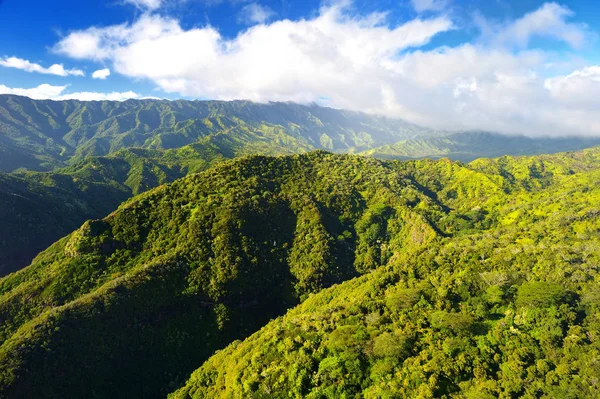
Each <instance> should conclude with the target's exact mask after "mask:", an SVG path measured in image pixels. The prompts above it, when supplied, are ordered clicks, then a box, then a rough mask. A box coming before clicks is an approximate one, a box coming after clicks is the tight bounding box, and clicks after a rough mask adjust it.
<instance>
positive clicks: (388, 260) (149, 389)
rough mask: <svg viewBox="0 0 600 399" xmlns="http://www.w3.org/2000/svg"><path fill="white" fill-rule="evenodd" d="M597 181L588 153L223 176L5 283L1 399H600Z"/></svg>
mask: <svg viewBox="0 0 600 399" xmlns="http://www.w3.org/2000/svg"><path fill="white" fill-rule="evenodd" d="M160 159H162V158H160ZM157 167H158V166H157ZM194 167H195V168H197V169H196V170H202V169H204V166H194ZM206 167H208V165H206ZM84 169H85V168H84ZM126 170H133V168H132V169H127V168H126ZM175 172H177V173H180V172H181V170H180V169H175ZM183 173H185V171H184V172H183ZM165 174H166V175H168V174H167V173H166V172H165ZM134 175H136V174H134ZM136 176H139V175H136ZM174 176H175V175H174ZM599 178H600V150H598V149H590V150H584V151H581V152H575V153H565V154H557V155H545V156H534V157H517V158H514V157H501V158H498V159H480V160H476V161H473V162H471V163H469V164H463V163H461V162H454V161H450V160H448V159H442V160H439V161H431V160H422V161H405V162H399V161H379V160H376V159H372V158H365V157H360V156H353V155H335V154H331V153H326V152H322V151H317V152H311V153H307V154H304V155H293V156H280V157H264V156H251V157H244V158H239V159H234V160H230V161H222V162H218V163H217V164H215V165H213V166H210V167H209V168H208V169H206V170H205V171H201V172H200V173H197V174H191V175H189V176H187V177H184V178H182V179H179V180H176V181H175V182H173V183H170V184H166V185H160V186H159V187H157V188H155V189H152V190H150V191H148V192H145V193H142V194H140V195H138V196H135V197H133V198H132V199H130V200H127V201H126V202H125V203H124V204H123V205H121V206H120V207H119V208H118V209H117V210H116V211H114V212H112V213H111V214H110V215H108V216H107V217H105V218H103V219H95V220H90V221H87V222H85V223H84V224H83V225H82V226H81V227H80V228H79V229H77V230H76V231H74V232H73V233H72V234H70V235H69V236H67V237H65V238H63V239H61V240H59V241H58V242H56V243H55V244H53V245H52V246H51V247H50V248H48V249H47V250H46V251H44V252H42V253H41V254H40V255H38V256H37V257H36V259H35V260H34V261H33V263H32V264H31V265H30V266H28V267H27V268H25V269H23V270H21V271H19V272H17V273H14V274H11V275H9V276H7V277H5V278H3V279H0V319H1V320H3V323H2V325H1V330H0V343H1V346H0V397H7V398H18V397H25V398H44V397H91V398H107V397H111V398H112V397H123V398H125V397H165V396H166V395H167V394H168V393H169V392H174V393H172V396H173V397H175V398H190V397H192V398H204V397H236V398H237V397H239V398H252V397H257V398H258V397H260V398H264V397H286V398H287V397H298V398H301V397H313V398H339V397H346V398H355V397H356V398H358V397H369V398H393V397H415V398H418V397H420V398H433V397H456V398H488V397H490V398H491V397H505V398H514V397H532V398H541V397H545V398H579V397H586V398H587V397H597V396H598V395H599V392H598V390H599V389H600V388H599V387H598V379H599V378H600V375H599V373H598V371H597V370H598V367H597V364H598V362H599V361H600V348H599V342H598V337H599V327H600V322H599V320H600V302H599V301H600V291H599V290H598V288H597V287H598V265H599V264H600V263H599V260H600V259H599V258H598V257H599V255H598V254H600V242H599V240H598V239H599V235H600V220H599V216H600V209H599V208H598V203H599V202H598V201H599V200H600V191H599V188H598V185H597V182H598V179H599ZM126 181H127V179H126ZM134 181H138V182H139V177H138V178H132V179H131V180H129V182H130V183H132V182H134ZM166 181H168V179H163V180H162V181H158V180H157V181H156V182H155V184H162V183H163V182H166ZM121 184H123V185H124V186H126V187H128V189H129V190H130V191H129V192H130V193H132V194H133V193H135V192H134V191H135V190H136V188H135V187H142V186H140V185H136V184H129V185H128V184H124V183H123V182H122V181H121ZM153 184H154V183H153ZM361 276H362V277H361ZM288 309H291V310H289V312H288ZM286 312H287V314H286ZM272 319H275V320H272ZM270 320H272V321H270ZM269 321H270V322H269ZM228 344H229V346H227V345H228ZM223 348H225V349H223ZM220 349H223V350H221V351H219V352H217V353H216V354H215V351H217V350H220ZM211 355H212V357H211ZM198 367H200V368H199V369H197V370H196V371H194V372H193V373H192V371H193V370H194V369H196V368H198ZM190 374H191V377H190ZM186 381H187V382H186Z"/></svg>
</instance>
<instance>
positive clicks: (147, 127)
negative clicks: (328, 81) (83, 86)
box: [0, 95, 430, 172]
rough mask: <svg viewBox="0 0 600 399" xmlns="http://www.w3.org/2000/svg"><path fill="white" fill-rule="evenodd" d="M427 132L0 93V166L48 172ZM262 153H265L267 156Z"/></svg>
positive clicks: (267, 109) (356, 145) (162, 103)
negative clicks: (127, 159)
mask: <svg viewBox="0 0 600 399" xmlns="http://www.w3.org/2000/svg"><path fill="white" fill-rule="evenodd" d="M428 132H430V131H429V129H424V128H420V127H418V126H415V125H411V124H409V123H407V122H404V121H402V120H394V119H389V118H383V117H376V116H370V115H366V114H362V113H357V112H347V111H342V110H335V109H332V108H325V107H319V106H317V105H307V106H305V105H298V104H293V103H269V104H258V103H253V102H250V101H229V102H226V101H184V100H178V101H167V100H128V101H123V102H118V101H76V100H67V101H51V100H32V99H30V98H27V97H19V96H14V95H0V155H1V156H0V171H5V172H11V171H14V170H17V169H19V168H27V169H30V170H52V169H56V168H57V167H63V166H67V165H69V164H71V163H73V162H75V161H77V160H82V159H84V158H85V157H89V156H103V155H109V154H112V153H114V152H117V151H119V150H122V149H126V148H134V147H143V148H149V149H172V148H179V147H183V146H185V145H188V144H193V143H196V142H198V141H202V140H207V139H208V140H215V141H216V144H217V145H218V146H219V147H222V146H225V147H246V146H250V147H252V148H253V149H254V150H253V152H254V153H256V150H257V149H260V148H261V147H263V146H268V147H273V146H278V147H280V148H283V149H284V151H283V152H281V153H298V152H303V151H306V150H309V149H320V148H323V149H328V150H335V151H354V150H365V149H369V148H373V147H376V146H380V145H384V144H390V143H394V142H396V141H398V140H401V139H405V138H410V137H414V136H416V135H419V134H424V133H428ZM268 154H269V152H265V153H264V154H263V155H268Z"/></svg>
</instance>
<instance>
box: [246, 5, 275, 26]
mask: <svg viewBox="0 0 600 399" xmlns="http://www.w3.org/2000/svg"><path fill="white" fill-rule="evenodd" d="M274 15H275V12H274V11H273V10H271V9H270V8H269V7H265V6H262V5H260V4H258V3H250V4H247V5H245V6H244V7H242V10H241V12H240V15H239V18H238V19H239V20H240V21H241V22H244V23H247V24H248V25H252V24H264V23H265V22H266V21H268V20H269V19H271V18H272V17H273V16H274Z"/></svg>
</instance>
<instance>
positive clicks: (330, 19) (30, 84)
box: [0, 0, 600, 135]
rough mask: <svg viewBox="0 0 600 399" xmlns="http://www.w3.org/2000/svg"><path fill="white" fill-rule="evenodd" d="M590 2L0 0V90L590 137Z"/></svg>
mask: <svg viewBox="0 0 600 399" xmlns="http://www.w3.org/2000/svg"><path fill="white" fill-rule="evenodd" d="M599 32H600V7H598V6H597V4H596V2H595V1H593V0H578V1H575V0H574V1H564V2H559V3H557V2H546V1H538V0H519V1H509V0H465V1H460V0H407V1H400V0H370V1H367V0H354V1H351V0H328V1H315V0H305V1H292V0H262V1H259V0H95V1H81V0H78V1H76V0H55V1H54V2H52V7H48V2H47V1H41V0H0V93H14V94H21V95H28V96H31V97H33V98H50V99H64V98H77V99H84V100H101V99H115V100H122V99H126V98H142V97H159V98H167V99H176V98H186V99H196V98H197V99H208V98H210V99H213V98H214V99H224V100H229V99H236V98H244V99H250V100H254V101H271V100H277V101H279V100H281V101H296V102H312V101H316V102H319V103H322V104H323V105H329V106H334V107H340V108H348V109H355V110H362V111H366V112H372V113H378V114H384V115H388V116H392V117H401V118H404V119H407V120H410V121H412V122H415V123H420V124H425V125H429V126H433V127H440V128H451V129H486V130H495V131H501V132H506V133H525V134H530V135H565V134H577V135H600V121H598V117H597V116H596V114H597V112H596V106H595V98H598V96H600V66H599V65H600V51H599V49H600V47H599V40H598V33H599Z"/></svg>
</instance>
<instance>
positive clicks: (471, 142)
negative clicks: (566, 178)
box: [363, 132, 600, 162]
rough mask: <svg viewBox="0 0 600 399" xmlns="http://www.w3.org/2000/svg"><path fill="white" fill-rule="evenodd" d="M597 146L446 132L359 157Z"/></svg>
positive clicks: (463, 155)
mask: <svg viewBox="0 0 600 399" xmlns="http://www.w3.org/2000/svg"><path fill="white" fill-rule="evenodd" d="M596 145H600V139H597V138H584V137H559V138H549V137H538V138H530V137H525V136H507V135H502V134H494V133H487V132H463V133H446V134H437V135H433V136H426V137H414V138H408V139H405V140H401V141H399V142H397V143H393V144H386V145H384V146H381V147H378V148H373V149H370V150H366V151H364V152H363V155H368V156H373V157H376V158H381V159H399V160H406V159H421V158H433V159H438V158H444V157H447V158H450V159H455V160H459V161H463V162H470V161H473V160H474V159H477V158H494V157H500V156H503V155H537V154H552V153H557V152H565V151H576V150H581V149H584V148H589V147H593V146H596Z"/></svg>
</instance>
